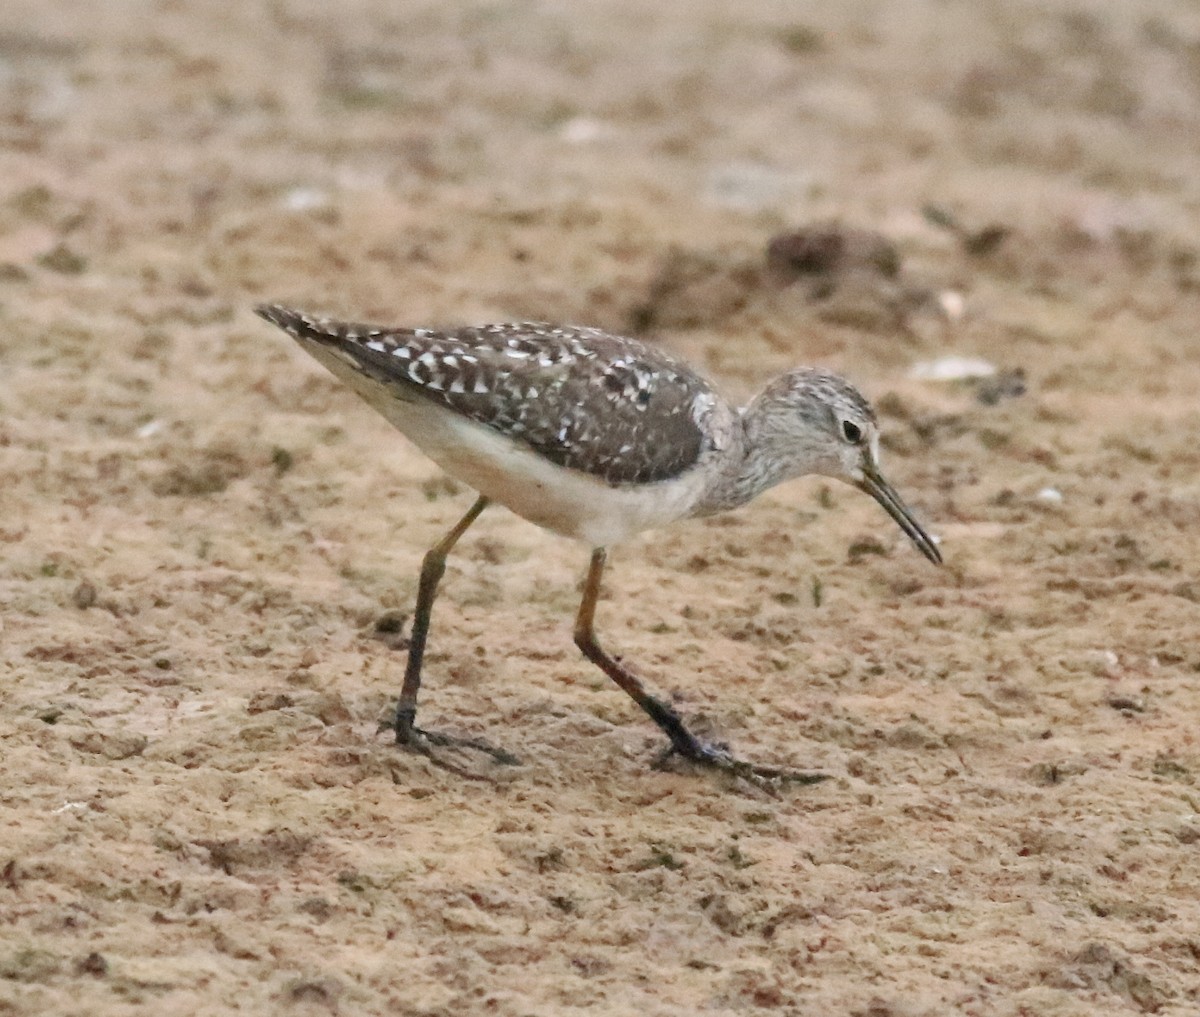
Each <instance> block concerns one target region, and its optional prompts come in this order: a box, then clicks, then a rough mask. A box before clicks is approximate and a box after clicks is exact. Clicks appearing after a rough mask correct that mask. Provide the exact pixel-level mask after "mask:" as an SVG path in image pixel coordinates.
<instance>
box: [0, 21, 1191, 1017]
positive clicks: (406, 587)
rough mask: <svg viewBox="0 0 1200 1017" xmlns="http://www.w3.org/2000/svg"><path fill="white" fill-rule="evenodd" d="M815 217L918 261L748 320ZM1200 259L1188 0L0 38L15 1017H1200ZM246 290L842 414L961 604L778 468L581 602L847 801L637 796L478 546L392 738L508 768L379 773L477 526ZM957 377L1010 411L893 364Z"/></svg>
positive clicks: (6, 787) (650, 778) (494, 530)
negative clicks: (646, 347) (798, 375)
mask: <svg viewBox="0 0 1200 1017" xmlns="http://www.w3.org/2000/svg"><path fill="white" fill-rule="evenodd" d="M930 204H935V205H937V206H940V207H941V208H943V209H946V210H949V211H950V212H952V213H953V214H954V215H955V216H956V217H957V218H958V220H959V221H960V222H961V223H962V225H963V231H965V233H964V235H963V236H959V235H956V234H955V233H954V232H953V231H951V230H948V229H946V228H944V227H940V226H938V225H936V224H935V223H934V222H932V221H931V220H930V218H929V217H928V216H927V215H924V214H923V213H922V209H923V208H924V207H925V206H927V205H930ZM822 221H838V222H841V223H844V224H846V225H848V226H854V227H857V228H862V229H868V230H874V231H878V232H879V233H882V234H883V235H884V236H886V237H887V238H889V240H890V241H891V242H892V243H894V244H895V245H896V248H897V250H898V251H899V253H900V255H901V256H902V259H903V264H902V269H901V272H900V274H899V275H898V276H897V277H896V278H892V279H888V278H884V277H881V276H879V275H878V274H872V272H870V271H869V270H864V271H859V272H850V273H845V274H844V278H843V277H841V276H839V277H837V278H835V279H834V280H832V285H830V286H825V287H824V288H822V287H819V286H818V287H815V288H814V287H807V286H806V285H804V284H797V285H795V286H792V287H788V288H785V289H780V288H771V287H769V286H763V285H761V284H758V283H756V278H757V277H756V272H757V271H758V266H759V265H760V264H761V261H762V252H763V250H764V248H765V244H766V242H767V240H768V239H769V237H770V236H772V235H773V234H775V233H776V232H778V231H779V230H781V229H785V228H788V227H791V226H797V225H802V224H805V223H810V222H822ZM992 225H996V226H1001V227H1004V228H1005V229H1006V230H1007V231H1008V232H1007V235H1005V236H1004V237H1003V238H1002V239H1001V240H1000V242H999V243H997V244H994V245H992V246H991V247H990V248H989V247H988V245H987V244H986V243H976V244H972V243H971V242H970V240H971V237H972V236H976V237H977V236H978V231H979V230H983V229H985V228H987V227H989V226H992ZM1197 236H1200V9H1198V8H1197V7H1196V6H1195V4H1194V3H1191V2H1188V0H1177V2H1169V0H1161V2H1136V3H1133V2H1131V3H1123V4H1113V3H1109V2H1106V0H1104V2H1102V0H1093V2H1085V0H1073V2H1059V0H1054V2H1039V3H1031V2H1012V3H1009V2H999V0H996V2H989V3H976V2H973V0H946V2H938V3H933V2H929V3H919V2H916V0H898V2H895V3H883V2H877V0H849V2H846V3H837V4H783V3H769V2H766V0H743V2H740V3H738V4H736V5H735V4H727V3H722V2H718V0H688V2H683V0H671V2H663V3H653V4H649V3H638V2H633V0H605V2H603V3H596V4H588V5H584V4H572V3H570V2H568V0H542V2H533V0H506V2H484V0H472V2H466V3H459V4H449V3H434V2H426V0H406V2H403V3H396V4H388V3H384V2H382V0H362V2H351V3H345V4H338V5H334V4H324V3H319V2H317V0H307V2H303V0H278V2H273V3H252V4H245V5H233V4H220V3H184V2H179V0H163V2H157V3H154V2H130V3H124V4H115V3H114V4H105V5H93V4H85V3H81V2H70V0H37V2H34V0H6V2H5V3H4V5H3V9H2V12H0V478H2V487H0V550H2V554H0V606H2V611H0V640H2V646H0V681H2V683H3V684H2V702H3V710H2V711H0V745H2V753H0V805H2V820H0V823H2V826H0V828H2V831H3V832H2V840H0V1012H3V1013H13V1014H35V1013H44V1014H89V1015H103V1017H107V1015H117V1014H144V1013H152V1014H223V1013H232V1012H245V1013H283V1014H292V1013H295V1014H323V1013H338V1014H354V1013H394V1014H405V1015H428V1017H432V1015H462V1014H499V1015H538V1017H541V1015H559V1014H576V1013H596V1014H616V1015H624V1014H639V1015H676V1014H691V1013H737V1014H750V1015H753V1014H767V1013H777V1012H778V1013H789V1014H853V1015H871V1017H891V1015H896V1017H910V1015H926V1014H928V1015H934V1014H946V1013H963V1014H979V1015H990V1014H997V1015H1001V1014H1028V1015H1034V1014H1036V1015H1092V1014H1110V1013H1111V1014H1125V1013H1163V1014H1194V1013H1196V1012H1197V1010H1198V1008H1200V818H1198V817H1197V813H1198V812H1200V806H1198V800H1200V789H1197V787H1196V778H1197V775H1198V774H1200V750H1198V747H1197V740H1196V730H1197V718H1198V717H1200V688H1198V672H1200V646H1198V645H1197V640H1196V628H1197V626H1196V619H1197V602H1198V601H1200V576H1198V572H1200V445H1198V444H1197V442H1198V437H1200V408H1198V406H1197V395H1196V393H1197V390H1198V388H1200V343H1198V341H1197V322H1198V321H1200V247H1198V242H1197V240H1196V238H1197ZM964 237H965V239H966V240H967V241H968V242H964ZM993 239H994V238H993ZM980 248H985V249H980ZM945 293H953V294H960V295H961V296H962V298H963V299H964V301H965V311H964V313H963V314H962V315H961V317H955V316H953V315H951V316H949V317H947V316H946V315H944V314H941V313H940V312H939V311H938V304H937V301H938V295H939V294H945ZM267 298H277V299H284V300H289V301H293V302H296V303H298V304H300V305H302V306H305V307H310V308H314V309H322V310H326V311H329V312H334V313H340V314H342V315H345V316H352V317H359V318H366V319H380V320H382V321H385V322H393V323H397V324H400V323H403V324H436V323H442V322H480V321H487V320H494V319H512V318H526V317H533V318H540V319H551V320H559V321H562V320H567V321H574V322H581V323H589V324H598V325H602V326H608V327H612V328H617V329H629V328H631V327H633V326H634V325H636V324H641V325H648V326H649V328H648V334H649V335H650V337H651V338H652V339H653V340H655V341H660V342H663V343H665V344H668V345H669V346H670V347H671V348H673V349H675V350H678V351H681V352H682V353H683V354H685V355H686V356H689V357H691V358H693V359H694V360H695V361H696V362H697V363H699V364H701V365H703V366H704V368H705V369H706V370H708V371H709V372H710V373H712V374H714V375H716V376H718V377H720V378H722V379H723V380H724V381H725V382H727V384H728V386H729V388H730V390H731V391H733V392H735V393H737V394H739V395H740V394H744V393H747V392H749V391H751V390H752V389H753V388H754V387H755V386H756V385H757V384H759V383H761V382H762V381H763V380H764V379H765V378H767V377H768V376H769V375H770V374H772V373H773V372H775V371H777V370H780V369H783V368H785V367H788V366H791V365H793V364H795V363H820V364H823V365H828V366H830V367H833V368H836V369H838V370H842V371H844V372H846V373H848V374H849V375H850V376H851V377H853V378H854V379H855V380H856V381H857V382H858V383H859V384H860V385H861V387H862V388H863V389H864V390H865V391H866V392H867V393H869V394H870V396H871V397H872V398H873V399H874V400H875V401H876V402H877V404H878V405H880V407H881V412H882V423H883V427H884V430H885V432H886V434H887V440H886V454H887V460H886V465H887V466H888V467H889V472H890V473H891V475H892V478H893V480H894V482H895V483H896V485H897V486H898V487H899V488H900V489H901V490H902V491H903V492H904V493H905V494H906V496H907V497H908V498H909V499H910V501H911V502H912V503H913V504H914V505H915V506H916V507H917V508H918V509H919V511H920V512H921V514H922V515H923V516H924V518H925V519H927V520H928V522H929V524H930V527H931V529H933V530H934V531H935V532H936V533H938V534H939V535H940V536H941V538H942V539H943V548H944V550H945V553H946V556H947V565H946V567H944V568H943V569H940V570H936V569H934V568H932V567H931V566H929V565H928V564H927V563H926V562H924V561H923V560H922V559H921V558H920V557H919V556H918V555H917V554H916V553H915V552H914V551H913V549H912V548H911V547H910V546H909V545H908V544H907V543H906V542H905V540H904V539H903V537H902V536H901V535H900V534H899V533H898V532H897V531H895V530H894V528H893V527H892V526H891V524H890V523H889V522H888V520H887V519H886V518H885V517H884V516H883V515H882V513H881V512H880V511H879V510H878V508H877V507H876V506H874V505H873V504H871V503H870V501H869V500H868V499H865V498H863V497H862V496H861V495H859V494H858V493H857V492H855V491H853V490H851V489H849V488H843V487H840V486H838V485H836V484H831V483H823V482H821V481H818V480H806V481H799V482H796V483H793V484H790V485H787V486H785V487H782V488H779V489H777V490H775V491H773V492H771V493H770V494H768V495H767V496H765V497H763V498H762V499H761V500H760V501H759V502H758V503H756V504H755V505H753V506H751V507H749V508H747V509H744V510H742V511H741V512H738V513H736V514H733V515H731V516H729V517H727V518H720V519H715V520H711V521H707V522H696V523H688V524H683V525H679V526H677V527H675V528H673V529H671V530H669V531H665V532H663V533H661V534H659V535H656V536H651V537H647V538H645V539H642V540H640V541H638V542H636V543H633V544H630V545H629V546H627V547H624V548H619V549H617V551H616V552H615V553H614V555H613V565H612V568H611V570H610V573H609V576H608V583H607V587H606V589H607V595H606V599H605V602H604V603H603V604H602V606H601V612H600V624H601V631H602V632H603V633H604V635H605V636H606V639H607V641H608V643H609V645H610V646H612V647H613V648H614V649H617V650H619V651H620V652H622V653H624V654H626V655H627V657H628V658H629V659H632V660H634V661H636V662H637V663H638V665H639V666H640V668H641V670H642V672H643V674H644V675H645V677H646V679H647V681H648V682H649V683H650V684H651V685H652V686H653V687H654V688H656V689H658V690H660V691H661V692H662V693H663V694H664V695H669V696H671V697H672V698H673V699H674V701H675V702H676V704H677V705H678V707H679V709H680V710H681V711H682V712H683V713H684V714H685V715H686V716H688V717H689V718H692V719H693V720H695V721H696V723H697V724H698V725H699V726H701V727H703V728H705V729H707V730H709V731H711V732H712V733H713V734H714V735H715V736H717V737H719V738H722V739H725V740H728V741H729V742H730V743H731V744H732V745H734V746H735V747H736V748H737V749H738V750H739V751H740V752H741V753H742V754H744V755H745V756H748V757H752V758H755V759H758V760H761V761H770V762H776V763H783V764H789V765H792V766H797V767H802V768H812V769H820V770H822V771H824V772H827V773H829V774H831V775H832V777H833V779H831V780H829V781H827V782H826V783H824V784H822V785H820V786H817V787H813V788H807V789H801V790H794V791H789V792H787V793H786V794H784V795H783V796H782V797H781V798H779V799H771V798H768V797H765V796H763V795H762V794H760V793H758V792H756V791H754V790H752V789H749V788H746V787H739V786H736V785H735V786H730V785H729V784H727V783H724V782H722V781H720V780H715V779H712V778H711V777H707V776H695V775H691V774H686V773H679V772H658V771H655V770H653V769H652V768H651V762H652V760H653V758H654V755H655V752H656V751H657V749H658V748H659V747H660V745H661V742H662V739H661V738H660V737H659V736H658V734H657V732H656V731H655V730H654V729H653V727H652V726H651V725H650V724H649V723H648V722H647V720H646V719H645V718H644V717H643V716H641V715H640V714H639V712H638V711H637V710H636V708H635V707H634V706H633V705H632V704H631V703H629V702H628V701H627V700H626V699H625V698H624V697H623V696H622V695H621V694H620V693H619V692H618V691H617V690H615V689H613V688H611V687H610V686H609V685H608V683H607V682H606V681H605V680H604V679H603V678H602V677H601V676H600V675H599V674H598V673H596V672H594V671H593V670H591V669H590V668H589V667H588V666H587V665H586V664H585V663H584V662H583V661H582V659H581V658H580V656H579V654H578V653H577V652H576V651H575V649H574V647H573V646H572V644H571V639H570V624H571V615H572V612H573V611H574V608H575V603H576V599H577V596H578V592H577V591H578V584H579V581H580V579H581V576H582V572H583V569H584V566H585V562H586V557H587V552H586V549H583V548H581V547H578V546H575V545H572V544H570V543H568V542H566V541H563V540H559V539H557V538H552V537H548V536H546V535H544V534H542V533H540V532H539V531H537V530H535V529H534V528H533V527H531V526H529V525H528V524H526V523H524V522H522V521H521V520H519V519H516V518H514V517H512V516H511V515H509V514H507V513H505V512H504V511H501V510H495V511H492V512H489V513H488V514H486V515H485V516H484V518H483V519H482V520H481V521H480V523H479V524H477V526H476V528H475V529H474V530H472V532H471V533H470V534H469V535H468V536H467V537H466V539H465V540H464V541H463V544H462V546H461V551H460V553H458V554H457V555H456V556H455V557H454V558H453V560H452V563H451V566H450V569H449V572H448V574H447V579H446V582H445V586H444V596H443V597H442V599H441V600H440V602H439V605H438V611H437V613H436V616H435V626H434V633H433V639H432V648H431V655H430V658H429V660H428V667H427V673H426V676H427V684H426V689H425V695H424V698H423V714H422V716H423V719H424V721H425V723H426V724H428V725H430V726H435V727H443V728H447V729H450V730H458V731H462V732H469V733H472V734H475V735H484V736H487V737H489V738H491V739H492V740H494V741H496V742H499V743H501V744H503V745H505V746H506V747H508V748H509V749H511V750H513V751H515V752H517V753H519V754H520V755H521V756H522V757H523V759H524V765H522V766H521V767H518V768H513V769H512V770H508V771H502V772H497V771H495V770H491V769H488V768H487V767H482V766H481V764H479V763H478V761H472V760H467V761H466V762H467V764H468V765H470V766H471V767H472V770H471V772H472V773H473V774H475V775H476V776H481V777H484V778H487V779H483V780H469V779H464V778H461V777H458V776H455V775H454V774H452V773H450V772H447V771H446V770H444V769H440V768H437V767H435V766H433V765H432V764H431V763H430V762H429V761H428V760H426V759H424V758H421V757H418V756H412V755H406V754H402V753H399V752H397V751H396V749H395V748H394V747H393V746H391V745H389V743H388V740H387V738H386V737H384V736H379V735H377V734H376V725H377V722H378V720H379V718H380V717H381V716H383V715H385V714H386V712H387V710H388V709H389V707H390V706H391V704H392V702H393V697H394V696H395V694H396V692H397V691H398V686H399V678H400V671H401V666H402V662H403V653H402V652H401V651H400V650H398V649H393V648H389V646H388V645H387V644H386V643H385V642H384V641H381V640H380V639H379V638H376V637H375V627H376V624H377V621H378V619H379V618H380V617H381V616H383V615H385V614H386V613H387V612H397V611H398V612H407V611H408V610H409V609H410V605H411V602H412V599H413V595H414V590H415V583H416V572H417V569H418V565H419V561H420V557H421V555H422V553H423V551H424V550H425V548H426V547H427V546H429V545H430V544H431V542H432V541H433V540H434V539H435V538H436V537H437V536H438V535H439V534H440V533H441V532H442V531H444V530H445V529H446V528H447V527H448V526H449V525H450V524H451V522H452V521H454V520H455V519H456V518H457V516H458V515H459V513H461V512H462V511H463V509H464V508H465V507H466V505H467V504H469V501H470V494H469V492H467V491H464V490H460V489H457V488H456V487H455V486H454V485H452V484H448V483H446V482H444V481H443V480H442V479H440V477H439V474H438V471H437V470H436V469H435V468H434V467H433V466H432V465H431V464H430V463H428V462H427V461H426V460H424V459H423V458H422V457H421V456H420V455H418V454H417V453H416V452H414V451H413V450H412V449H411V448H410V447H408V446H407V445H406V444H405V442H404V441H403V440H402V439H400V438H399V437H398V436H397V435H396V434H395V433H394V432H391V431H389V430H388V428H387V426H386V424H384V422H383V421H382V420H380V419H378V418H377V417H375V416H374V415H373V414H372V413H371V411H370V410H369V409H367V408H366V407H365V406H364V405H361V404H360V403H358V402H357V401H356V400H355V398H354V397H353V396H352V395H350V394H349V393H347V392H345V391H344V390H342V389H341V388H339V386H338V385H337V383H336V382H335V381H334V379H332V378H331V377H329V376H327V375H326V374H325V373H324V372H323V371H322V369H321V368H320V367H319V366H318V365H316V364H315V363H312V362H309V361H308V359H307V358H306V357H305V356H304V355H303V354H302V353H301V352H300V351H299V350H297V349H295V348H294V347H293V346H292V345H291V344H289V342H288V341H287V339H286V338H285V337H284V336H283V335H282V334H281V333H278V332H276V331H274V330H272V329H271V328H270V327H269V326H267V325H266V324H265V323H263V322H260V321H259V320H258V319H256V318H255V317H253V315H252V314H251V313H250V311H249V308H250V307H251V306H252V305H253V303H254V302H255V301H257V300H260V299H267ZM952 303H953V297H951V305H952ZM948 306H949V305H948ZM951 309H953V308H952V306H951ZM947 353H955V354H964V355H972V356H982V357H984V358H987V359H988V360H990V361H992V362H994V363H995V364H997V365H998V366H999V367H1001V368H1003V369H1006V370H1014V369H1017V368H1020V369H1023V370H1024V371H1025V374H1026V383H1027V388H1028V391H1027V393H1026V394H1025V395H1023V396H1020V397H1016V398H1008V399H1003V400H1001V401H999V402H996V403H995V404H994V405H985V404H984V403H983V402H981V401H980V399H979V398H978V394H979V393H978V391H977V389H975V388H974V387H972V386H969V385H963V384H957V385H956V384H937V383H931V382H927V381H916V380H912V379H911V378H910V377H909V371H910V369H911V367H912V365H913V364H914V363H916V362H918V361H922V360H928V359H931V358H934V357H937V356H940V355H943V354H947ZM1045 488H1053V489H1055V490H1057V491H1058V492H1060V493H1061V501H1060V502H1055V501H1052V500H1047V498H1046V497H1045V496H1040V495H1039V492H1042V491H1043V490H1044V489H1045ZM818 588H819V592H820V596H819V597H818V596H815V593H816V591H817V590H818ZM818 600H819V604H818V603H817V601H818Z"/></svg>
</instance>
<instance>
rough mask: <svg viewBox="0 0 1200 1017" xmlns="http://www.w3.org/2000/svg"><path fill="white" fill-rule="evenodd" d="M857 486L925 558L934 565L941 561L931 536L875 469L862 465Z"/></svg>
mask: <svg viewBox="0 0 1200 1017" xmlns="http://www.w3.org/2000/svg"><path fill="white" fill-rule="evenodd" d="M858 486H859V487H860V488H862V489H863V490H864V491H866V492H867V494H869V495H870V496H871V497H872V498H874V499H875V500H876V501H877V502H879V504H880V505H882V506H883V507H884V509H885V510H886V511H887V514H888V515H889V516H891V517H892V518H893V519H895V520H896V523H897V524H898V525H899V527H900V529H902V530H903V531H904V532H905V533H907V534H908V537H909V539H910V540H911V541H912V542H913V543H914V544H916V545H917V547H918V548H919V549H920V551H921V553H922V554H923V555H925V557H926V558H928V559H929V560H930V561H931V562H933V563H934V564H935V565H940V564H941V563H942V552H941V551H939V550H938V547H937V544H935V543H934V542H933V538H932V537H930V536H929V534H928V533H926V532H925V531H924V530H923V529H922V528H921V524H920V523H918V522H917V521H916V519H914V518H913V514H912V511H911V510H910V509H909V507H908V506H907V505H905V504H904V502H903V501H901V500H900V495H898V494H897V493H896V492H895V491H894V490H893V489H892V485H891V484H889V483H888V482H887V481H886V480H884V479H883V477H882V476H881V475H880V474H879V473H878V472H877V471H875V470H873V469H871V468H870V467H866V466H864V467H863V478H862V480H860V481H859V483H858Z"/></svg>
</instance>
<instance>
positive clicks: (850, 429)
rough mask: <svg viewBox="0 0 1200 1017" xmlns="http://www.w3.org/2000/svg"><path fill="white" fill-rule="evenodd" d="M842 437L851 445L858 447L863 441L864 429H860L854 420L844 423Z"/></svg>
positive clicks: (844, 421)
mask: <svg viewBox="0 0 1200 1017" xmlns="http://www.w3.org/2000/svg"><path fill="white" fill-rule="evenodd" d="M842 435H843V436H844V437H845V439H846V440H847V441H848V442H850V444H851V445H857V444H858V443H859V442H860V441H862V437H863V433H862V428H861V427H859V426H858V425H857V424H856V423H855V422H854V421H853V420H843V421H842Z"/></svg>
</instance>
